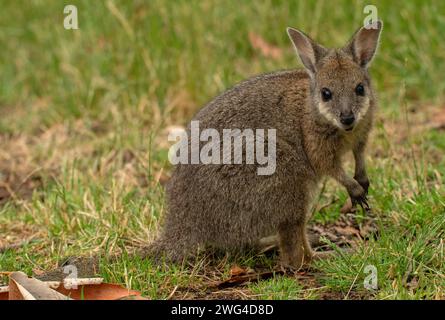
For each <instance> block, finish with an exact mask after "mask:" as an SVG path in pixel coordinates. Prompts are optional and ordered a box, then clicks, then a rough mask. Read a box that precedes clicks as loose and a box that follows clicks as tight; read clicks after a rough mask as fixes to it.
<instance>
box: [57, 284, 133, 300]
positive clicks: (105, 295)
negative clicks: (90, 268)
mask: <svg viewBox="0 0 445 320" xmlns="http://www.w3.org/2000/svg"><path fill="white" fill-rule="evenodd" d="M56 291H57V292H60V293H61V294H63V295H65V296H67V297H70V298H72V299H74V300H121V299H124V298H125V299H126V298H129V297H134V296H140V295H141V293H140V292H138V291H133V290H128V289H126V288H123V287H122V286H120V285H117V284H111V283H100V284H90V285H80V286H77V289H66V288H65V287H64V286H63V285H61V286H59V288H57V289H56Z"/></svg>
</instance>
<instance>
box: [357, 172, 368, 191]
mask: <svg viewBox="0 0 445 320" xmlns="http://www.w3.org/2000/svg"><path fill="white" fill-rule="evenodd" d="M354 180H355V181H357V182H358V183H359V184H360V185H361V187H362V188H363V189H364V190H365V194H368V190H369V179H368V177H357V176H354Z"/></svg>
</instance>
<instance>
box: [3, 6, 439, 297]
mask: <svg viewBox="0 0 445 320" xmlns="http://www.w3.org/2000/svg"><path fill="white" fill-rule="evenodd" d="M66 4H75V5H76V6H77V7H78V12H79V27H80V30H76V31H68V30H65V29H64V28H63V18H64V16H63V7H64V5H66ZM366 4H367V3H366V2H364V1H355V2H353V3H351V2H350V1H335V2H333V1H317V2H315V1H314V2H312V1H298V2H297V1H280V0H275V1H272V0H270V1H262V2H256V3H255V5H253V3H248V2H240V1H232V0H230V1H224V2H216V1H160V0H151V1H149V2H146V1H131V2H130V1H123V0H122V1H74V0H73V1H69V3H65V1H55V0H52V1H38V0H34V1H26V2H25V1H22V5H20V4H19V2H17V1H3V2H2V10H1V12H0V42H1V43H2V44H3V50H1V51H0V81H1V83H2V86H0V115H1V116H0V140H1V145H2V148H1V150H0V182H1V184H0V187H1V188H3V189H4V190H7V191H8V190H9V191H8V196H7V197H4V199H3V200H2V202H1V204H0V233H1V235H2V237H0V243H11V242H15V241H18V240H21V239H24V238H27V237H29V235H33V236H34V237H35V238H36V239H38V241H36V242H31V243H29V244H26V245H24V246H22V247H20V248H18V249H14V250H7V251H6V252H4V253H0V269H3V270H23V271H25V272H27V273H29V274H30V273H32V272H33V271H34V272H39V271H42V270H49V269H52V268H55V267H56V266H57V265H58V262H59V260H60V259H62V258H64V257H66V256H71V255H74V256H78V255H84V254H85V255H86V254H102V253H105V254H111V253H115V252H124V253H125V252H127V251H129V250H131V249H132V248H135V247H138V246H141V245H143V244H144V243H147V242H148V241H150V240H151V239H152V238H153V236H154V235H155V233H156V232H157V229H158V226H159V223H160V220H161V219H162V214H163V212H164V205H165V204H164V195H163V188H162V185H161V184H160V181H161V182H162V181H163V179H165V177H166V176H168V174H169V171H170V169H171V168H170V166H169V164H168V161H167V149H168V144H167V143H166V142H167V138H166V128H168V127H169V126H171V125H184V124H185V123H186V122H187V121H188V120H189V119H190V118H191V116H192V115H193V114H194V113H195V112H196V111H197V110H198V109H199V107H200V106H202V105H203V104H205V103H206V102H207V101H208V100H210V99H211V98H212V97H214V96H215V95H216V94H218V93H219V92H221V91H223V90H224V89H226V88H227V87H230V86H231V85H233V84H234V83H236V82H238V81H240V80H242V79H245V78H247V77H249V76H252V75H256V74H258V73H262V72H270V71H274V70H278V69H286V68H293V67H295V66H298V60H297V58H296V57H295V54H294V52H293V50H292V48H291V45H290V42H289V40H288V39H287V36H286V33H285V29H286V27H287V26H294V27H298V28H301V29H302V30H305V31H306V32H307V33H308V34H311V35H312V36H313V37H314V38H316V39H317V40H319V41H320V42H322V43H323V44H325V45H326V46H339V45H342V44H343V43H344V42H345V41H346V40H347V39H348V38H349V37H350V35H351V34H352V33H353V32H354V31H355V30H356V28H357V27H358V26H359V25H360V24H361V23H362V20H363V19H364V17H365V15H364V14H363V7H364V6H365V5H366ZM377 8H378V10H379V11H378V12H379V16H380V18H381V19H383V21H384V23H385V27H384V31H383V36H382V43H381V46H380V50H379V53H378V56H377V57H376V59H375V60H374V62H373V66H372V74H373V78H374V82H375V84H376V86H377V88H378V90H379V96H380V102H381V109H380V112H379V116H378V119H377V123H376V128H375V130H374V134H373V139H372V142H371V144H370V146H369V157H368V168H369V173H370V179H371V184H372V185H371V195H370V197H371V203H372V207H373V209H374V211H375V213H376V215H377V217H378V222H379V237H378V238H377V239H371V240H370V241H368V242H363V243H361V244H360V245H359V247H358V249H357V252H356V253H354V254H352V255H350V256H341V255H339V256H338V257H335V258H333V259H330V260H326V261H322V262H319V263H317V264H316V266H315V268H316V274H317V278H316V282H313V283H312V282H311V283H305V282H304V281H300V280H298V279H294V278H290V277H283V276H277V277H274V278H272V279H269V280H265V281H260V282H259V283H254V284H249V285H248V286H245V287H242V288H239V290H238V289H235V290H231V291H223V292H219V293H215V292H209V290H208V288H207V287H206V286H207V282H208V279H209V278H211V279H213V280H215V279H221V278H224V277H227V276H228V272H229V269H230V266H231V265H233V264H234V263H237V264H240V265H242V266H254V265H255V264H258V263H261V264H266V265H270V266H273V264H274V260H273V259H271V258H268V257H264V256H259V257H258V256H257V255H254V254H252V255H248V256H244V257H239V258H238V259H237V260H235V261H233V260H230V259H229V260H227V259H223V260H222V261H221V263H220V264H219V265H218V266H217V267H209V266H207V265H204V264H199V263H198V264H196V265H195V266H194V267H193V268H192V270H190V269H189V268H184V267H182V266H174V267H171V268H155V267H154V266H153V265H151V263H150V261H144V260H140V259H138V258H134V257H132V256H131V255H126V254H124V255H123V256H122V257H121V258H120V259H118V260H117V261H114V262H110V263H108V264H104V265H103V267H102V270H101V273H102V275H103V277H104V278H105V279H106V280H108V281H113V282H118V283H122V284H124V285H126V286H128V287H131V288H132V289H136V290H141V291H142V292H143V294H145V295H147V296H150V297H153V298H160V299H165V298H168V297H176V298H184V297H185V298H193V297H224V296H225V295H226V296H230V297H236V298H270V299H300V298H309V299H315V298H347V299H354V298H360V297H371V298H376V299H435V298H442V299H443V298H444V297H445V260H444V253H445V251H444V240H443V239H444V230H445V218H444V217H445V215H444V213H445V209H444V207H445V206H444V204H445V203H444V202H445V200H444V194H445V187H444V177H445V160H444V157H443V154H444V149H445V144H444V141H445V139H444V131H443V130H441V129H440V128H439V127H440V126H439V127H438V126H436V127H434V126H433V124H435V123H436V122H437V121H440V119H443V114H444V112H445V111H444V95H443V92H445V82H444V81H443V74H444V73H445V63H444V61H445V51H444V50H442V48H441V46H442V43H441V39H442V36H441V32H442V30H444V29H445V19H444V15H443V14H440V13H444V12H445V3H442V2H437V1H416V0H413V1H407V2H404V3H403V4H396V3H394V2H392V1H379V2H378V4H377ZM249 33H253V34H255V35H257V36H259V37H261V38H262V39H264V41H266V43H268V44H270V45H271V46H273V47H274V48H278V50H279V52H280V55H279V57H277V58H272V57H268V56H265V55H264V54H262V52H261V50H258V49H256V48H254V47H253V46H252V44H251V42H250V41H249ZM441 117H442V118H441ZM435 121H436V122H435ZM439 124H441V125H443V122H442V123H439ZM335 198H339V199H340V200H344V199H346V193H345V191H344V190H342V188H340V187H339V186H338V185H336V184H335V183H333V182H332V181H329V182H328V184H327V187H326V189H325V191H324V193H323V195H322V196H321V200H320V202H321V203H327V202H329V201H330V200H332V199H335ZM340 206H341V203H340V201H336V202H335V203H334V205H332V206H330V207H328V208H327V209H325V210H323V212H318V213H316V215H315V219H316V220H317V221H321V222H324V223H328V222H329V221H332V220H333V219H335V218H336V217H338V215H339V209H340ZM369 264H371V265H374V266H376V268H377V270H378V289H377V290H376V291H372V292H370V291H367V290H366V289H364V287H363V281H364V279H365V277H366V276H367V274H366V273H365V272H364V267H365V266H367V265H369ZM209 270H210V271H209ZM184 288H189V289H187V290H185V289H184Z"/></svg>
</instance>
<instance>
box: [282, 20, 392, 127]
mask: <svg viewBox="0 0 445 320" xmlns="http://www.w3.org/2000/svg"><path fill="white" fill-rule="evenodd" d="M382 27H383V24H382V22H381V21H376V22H374V23H372V24H369V25H367V26H366V27H362V28H360V29H359V30H358V31H357V32H356V33H355V34H354V36H353V37H352V39H351V40H350V41H349V42H348V43H347V44H346V45H345V46H344V47H343V48H340V49H327V48H324V47H323V46H321V45H320V44H317V43H316V42H315V41H314V40H312V39H311V38H309V37H308V36H307V35H305V34H304V33H303V32H301V31H299V30H296V29H292V28H288V29H287V32H288V34H289V37H290V39H291V40H292V42H293V44H294V46H295V49H296V50H297V53H298V55H299V56H300V59H301V61H302V63H303V65H304V66H305V68H306V69H307V72H308V73H309V75H310V77H311V99H312V102H313V106H314V107H315V108H316V111H318V112H317V113H316V114H317V115H318V116H320V117H321V118H322V119H323V120H324V121H328V122H329V123H331V124H332V125H334V126H336V127H338V128H340V129H342V130H345V131H351V130H353V129H354V127H355V126H356V125H357V124H358V123H359V122H360V121H361V120H362V119H363V118H364V117H365V116H366V114H367V113H368V110H369V106H370V100H371V99H372V98H373V96H374V94H373V92H372V87H371V82H370V76H369V73H368V66H369V64H370V62H371V60H372V58H373V56H374V54H375V52H376V49H377V45H378V42H379V36H380V32H381V30H382Z"/></svg>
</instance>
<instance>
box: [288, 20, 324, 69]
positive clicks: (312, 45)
mask: <svg viewBox="0 0 445 320" xmlns="http://www.w3.org/2000/svg"><path fill="white" fill-rule="evenodd" d="M287 34H288V35H289V38H290V39H291V41H292V43H293V44H294V47H295V49H296V50H297V53H298V55H299V56H300V59H301V62H302V63H303V65H304V66H305V67H306V69H307V70H308V71H309V72H310V74H311V75H313V74H314V73H315V72H316V71H317V70H316V65H317V62H318V61H319V60H320V59H321V58H323V56H324V55H325V54H326V52H327V49H326V48H324V47H322V46H321V45H319V44H317V43H316V42H315V41H314V40H312V39H311V38H309V37H308V36H307V35H305V34H304V33H303V32H301V31H299V30H297V29H293V28H287Z"/></svg>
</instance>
